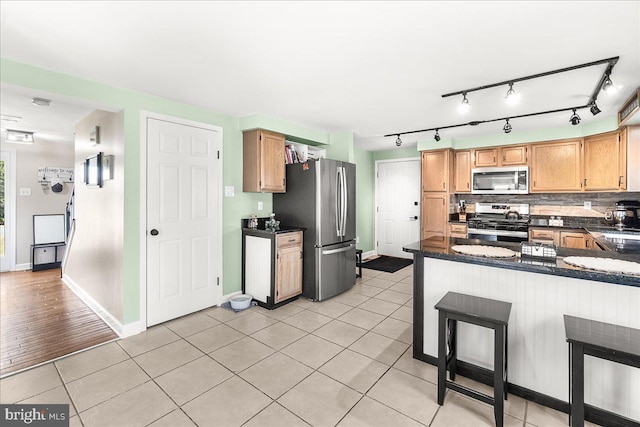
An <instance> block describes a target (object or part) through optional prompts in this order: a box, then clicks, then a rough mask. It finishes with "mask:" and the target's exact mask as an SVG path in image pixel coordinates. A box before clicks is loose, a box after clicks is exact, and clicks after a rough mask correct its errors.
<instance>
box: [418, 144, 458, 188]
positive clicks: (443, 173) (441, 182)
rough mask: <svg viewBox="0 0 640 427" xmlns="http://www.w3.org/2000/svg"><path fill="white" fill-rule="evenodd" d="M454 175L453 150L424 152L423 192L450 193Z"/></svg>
mask: <svg viewBox="0 0 640 427" xmlns="http://www.w3.org/2000/svg"><path fill="white" fill-rule="evenodd" d="M452 173H453V152H452V150H449V149H446V150H435V151H423V152H422V191H438V192H448V191H449V187H450V185H451V180H452V179H451V174H452Z"/></svg>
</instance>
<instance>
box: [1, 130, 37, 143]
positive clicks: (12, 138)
mask: <svg viewBox="0 0 640 427" xmlns="http://www.w3.org/2000/svg"><path fill="white" fill-rule="evenodd" d="M6 141H7V142H13V143H14V144H33V132H25V131H23V130H12V129H7V136H6Z"/></svg>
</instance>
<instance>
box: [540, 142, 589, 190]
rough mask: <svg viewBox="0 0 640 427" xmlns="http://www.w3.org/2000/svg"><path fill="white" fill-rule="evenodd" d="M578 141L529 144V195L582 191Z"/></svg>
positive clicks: (579, 144) (579, 145) (579, 143)
mask: <svg viewBox="0 0 640 427" xmlns="http://www.w3.org/2000/svg"><path fill="white" fill-rule="evenodd" d="M580 153H581V141H580V140H579V139H578V140H566V141H558V142H550V143H542V144H532V145H531V173H530V176H529V189H530V191H531V192H532V193H541V192H561V191H581V190H582V157H581V155H580Z"/></svg>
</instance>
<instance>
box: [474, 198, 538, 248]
mask: <svg viewBox="0 0 640 427" xmlns="http://www.w3.org/2000/svg"><path fill="white" fill-rule="evenodd" d="M467 230H468V237H469V239H481V240H493V241H500V242H526V241H527V240H528V239H529V205H528V204H505V203H476V213H475V216H474V217H473V218H471V219H469V220H468V222H467Z"/></svg>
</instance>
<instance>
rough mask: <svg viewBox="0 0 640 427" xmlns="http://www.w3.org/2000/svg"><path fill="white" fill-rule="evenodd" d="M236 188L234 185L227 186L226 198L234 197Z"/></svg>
mask: <svg viewBox="0 0 640 427" xmlns="http://www.w3.org/2000/svg"><path fill="white" fill-rule="evenodd" d="M235 190H236V189H235V187H234V186H233V185H227V186H225V187H224V195H225V196H226V197H233V196H234V194H235Z"/></svg>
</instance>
